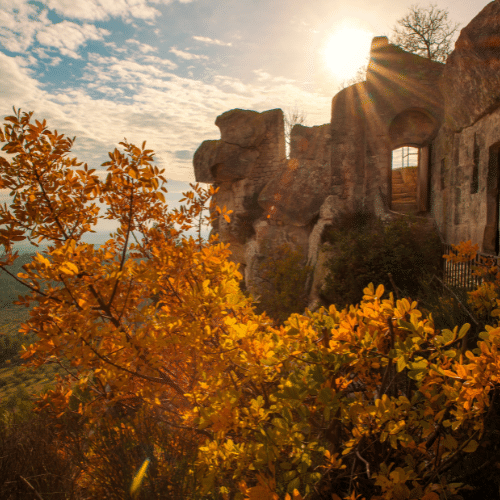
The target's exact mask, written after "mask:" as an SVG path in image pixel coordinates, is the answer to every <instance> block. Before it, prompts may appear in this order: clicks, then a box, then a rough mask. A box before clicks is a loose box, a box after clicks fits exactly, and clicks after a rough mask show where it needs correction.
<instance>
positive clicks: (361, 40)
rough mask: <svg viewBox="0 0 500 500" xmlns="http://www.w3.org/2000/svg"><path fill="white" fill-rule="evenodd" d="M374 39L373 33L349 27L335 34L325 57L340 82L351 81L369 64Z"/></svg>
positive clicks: (344, 27) (329, 42)
mask: <svg viewBox="0 0 500 500" xmlns="http://www.w3.org/2000/svg"><path fill="white" fill-rule="evenodd" d="M372 38H373V33H370V32H368V31H366V30H363V29H359V28H352V27H348V26H343V27H340V28H339V29H337V30H336V31H335V32H334V33H333V35H332V36H331V37H330V39H329V40H328V42H327V44H326V46H325V54H324V55H325V60H326V64H327V66H328V68H329V70H330V71H331V72H332V73H333V74H334V76H335V77H336V78H337V79H338V80H340V81H345V80H349V79H350V78H352V77H354V76H355V75H356V73H357V71H358V70H359V68H361V67H362V66H363V65H365V64H366V63H367V61H368V56H369V54H370V44H371V41H372Z"/></svg>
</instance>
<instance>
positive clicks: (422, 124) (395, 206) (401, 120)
mask: <svg viewBox="0 0 500 500" xmlns="http://www.w3.org/2000/svg"><path fill="white" fill-rule="evenodd" d="M438 128H439V124H438V121H437V120H436V118H435V117H433V116H432V115H431V114H430V113H429V112H428V111H426V110H424V109H420V108H412V109H407V110H405V111H403V112H401V113H399V114H398V115H396V116H395V117H394V119H393V120H392V122H391V125H390V127H389V138H390V142H391V149H392V152H393V155H392V164H391V170H390V172H389V185H390V186H391V189H390V192H391V209H392V210H394V211H398V212H406V213H417V212H418V213H424V212H427V211H428V210H429V201H428V198H429V157H430V155H429V144H430V143H431V141H432V139H434V137H435V136H436V134H437V131H438ZM393 184H394V187H393ZM398 191H399V192H398Z"/></svg>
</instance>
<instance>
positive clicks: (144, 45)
mask: <svg viewBox="0 0 500 500" xmlns="http://www.w3.org/2000/svg"><path fill="white" fill-rule="evenodd" d="M126 42H127V43H131V44H134V45H137V46H138V47H137V48H138V49H139V50H140V51H141V52H142V53H143V54H147V53H148V52H156V51H157V50H158V49H157V48H156V47H152V46H151V45H148V44H147V43H141V42H139V40H134V39H133V38H129V39H128V40H126Z"/></svg>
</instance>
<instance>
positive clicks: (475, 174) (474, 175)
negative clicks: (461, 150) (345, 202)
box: [470, 134, 481, 194]
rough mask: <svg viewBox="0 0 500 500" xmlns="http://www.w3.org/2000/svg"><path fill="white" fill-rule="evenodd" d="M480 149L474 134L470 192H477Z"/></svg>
mask: <svg viewBox="0 0 500 500" xmlns="http://www.w3.org/2000/svg"><path fill="white" fill-rule="evenodd" d="M480 153H481V151H480V149H479V144H478V142H477V135H476V134H474V154H473V160H474V163H473V166H472V179H471V183H470V194H475V193H477V190H478V189H479V155H480Z"/></svg>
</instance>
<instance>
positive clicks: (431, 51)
mask: <svg viewBox="0 0 500 500" xmlns="http://www.w3.org/2000/svg"><path fill="white" fill-rule="evenodd" d="M458 27H459V24H452V23H451V22H450V21H448V11H447V10H445V9H438V8H437V6H436V5H432V4H431V5H429V7H425V8H424V7H419V6H418V5H412V6H411V7H410V12H409V13H408V14H407V15H406V16H404V17H402V18H401V19H398V21H397V24H396V26H395V27H394V28H393V36H392V37H391V42H392V43H393V44H394V45H398V46H399V47H401V48H402V49H403V50H406V51H407V52H412V53H413V54H417V55H419V56H422V57H427V58H428V59H432V60H433V61H438V62H446V58H447V57H448V55H449V54H450V53H451V51H452V46H451V44H452V41H453V36H454V35H455V33H456V31H457V29H458Z"/></svg>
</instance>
